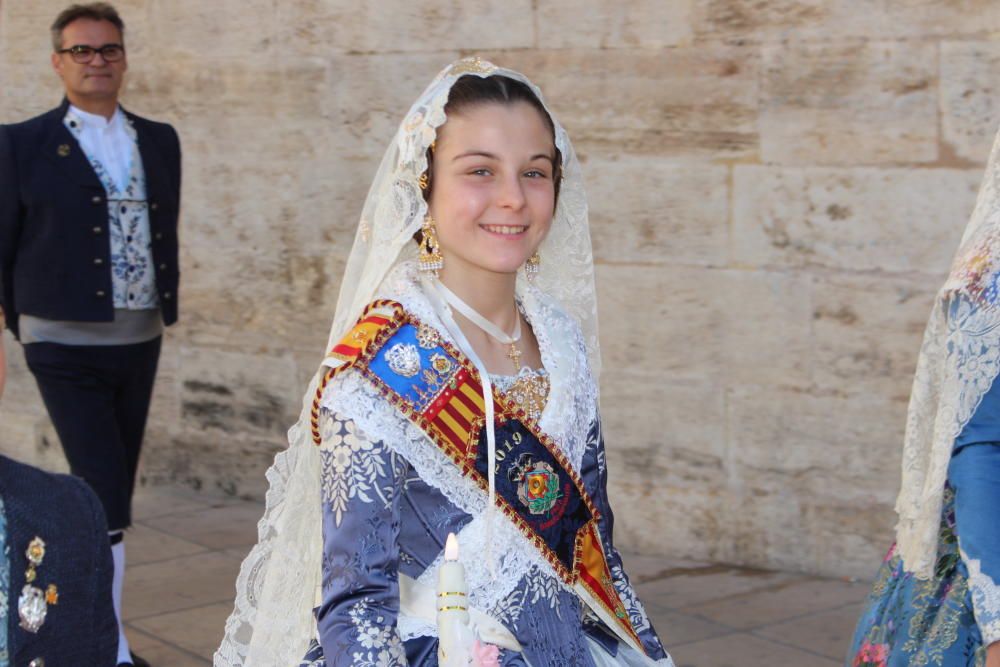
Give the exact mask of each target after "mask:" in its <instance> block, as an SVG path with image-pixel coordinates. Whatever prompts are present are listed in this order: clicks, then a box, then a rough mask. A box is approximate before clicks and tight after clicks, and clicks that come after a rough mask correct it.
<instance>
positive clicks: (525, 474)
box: [509, 454, 562, 514]
mask: <svg viewBox="0 0 1000 667" xmlns="http://www.w3.org/2000/svg"><path fill="white" fill-rule="evenodd" d="M509 475H510V480H511V481H512V482H515V483H516V484H517V499H518V500H520V501H521V504H522V505H524V506H525V507H527V508H528V512H529V513H530V514H546V513H548V511H549V510H551V509H552V508H553V507H554V506H555V504H556V502H557V501H558V500H559V498H561V497H562V493H560V492H559V475H558V474H556V471H555V469H554V468H553V467H552V466H551V465H549V464H548V463H546V462H545V461H535V460H534V458H533V457H532V456H531V455H530V454H522V455H521V456H520V457H519V458H518V460H517V463H516V464H515V465H514V466H512V467H511V470H510V473H509Z"/></svg>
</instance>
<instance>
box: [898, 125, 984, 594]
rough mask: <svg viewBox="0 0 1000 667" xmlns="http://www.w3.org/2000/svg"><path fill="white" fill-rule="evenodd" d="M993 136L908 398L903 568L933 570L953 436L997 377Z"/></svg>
mask: <svg viewBox="0 0 1000 667" xmlns="http://www.w3.org/2000/svg"><path fill="white" fill-rule="evenodd" d="M998 290H1000V134H998V135H997V138H996V139H995V140H994V143H993V150H992V152H991V153H990V159H989V163H988V165H987V167H986V175H985V177H984V179H983V183H982V186H981V187H980V190H979V197H978V199H977V200H976V207H975V209H974V211H973V213H972V217H971V218H970V220H969V224H968V226H967V227H966V229H965V232H964V234H963V235H962V241H961V243H960V245H959V249H958V252H957V253H956V255H955V259H954V261H953V262H952V266H951V271H950V273H949V275H948V279H947V280H946V282H945V284H944V286H943V287H942V288H941V290H940V291H939V292H938V294H937V297H936V299H935V302H934V308H933V310H932V311H931V317H930V321H929V322H928V323H927V329H926V330H925V332H924V341H923V345H922V346H921V349H920V358H919V360H918V361H917V371H916V377H915V378H914V380H913V390H912V393H911V394H910V404H909V411H908V413H907V419H906V437H905V443H904V447H903V479H902V488H901V489H900V492H899V497H898V499H897V500H896V512H897V513H898V515H899V521H898V523H897V524H896V545H897V549H898V552H899V554H900V556H901V557H902V560H903V564H904V567H905V569H906V570H907V571H908V572H911V573H913V574H914V575H915V576H917V577H918V578H921V579H927V578H929V577H931V576H932V574H933V572H934V565H935V562H936V560H937V545H938V531H939V527H940V523H941V511H942V506H943V499H944V487H945V480H946V479H947V475H948V464H949V462H950V460H951V453H952V448H953V446H954V443H955V438H957V437H958V436H959V434H960V433H961V432H962V429H963V428H965V425H966V424H967V423H968V422H969V420H970V419H971V418H972V415H973V413H974V412H975V411H976V408H977V407H978V406H979V403H980V401H981V400H982V398H983V396H984V395H985V394H986V392H987V391H989V388H990V386H991V385H992V384H993V381H994V379H995V378H996V377H997V374H998V372H1000V296H998Z"/></svg>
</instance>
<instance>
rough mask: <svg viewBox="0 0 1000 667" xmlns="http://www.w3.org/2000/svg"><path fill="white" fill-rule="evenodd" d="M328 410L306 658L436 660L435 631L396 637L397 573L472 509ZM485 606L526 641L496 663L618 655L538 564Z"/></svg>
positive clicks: (598, 476) (599, 451)
mask: <svg viewBox="0 0 1000 667" xmlns="http://www.w3.org/2000/svg"><path fill="white" fill-rule="evenodd" d="M494 380H495V381H496V382H500V383H502V382H503V381H504V379H503V378H494ZM324 422H325V423H324V445H323V447H322V449H321V453H322V459H323V477H322V479H323V497H324V502H323V541H324V558H323V601H322V603H321V605H320V606H319V607H317V609H316V610H315V615H316V618H317V626H318V634H319V637H318V639H317V640H316V641H314V642H313V644H312V646H311V648H310V650H309V652H308V654H307V655H306V657H305V659H304V660H303V661H302V667H334V666H337V667H340V666H347V665H352V666H359V667H376V666H377V667H396V666H403V665H436V664H437V662H438V661H437V644H438V641H437V638H436V637H430V636H416V637H412V638H409V639H406V640H403V639H402V637H401V634H400V631H399V629H398V627H397V619H398V616H399V609H400V601H399V576H400V574H405V575H407V576H409V577H412V578H414V579H416V578H417V577H419V576H420V575H421V574H422V573H423V572H424V571H425V570H427V569H428V568H429V567H431V566H432V565H433V563H434V561H435V559H436V558H437V557H438V556H439V554H440V553H441V551H442V549H443V546H444V542H445V539H446V537H447V535H448V533H449V532H455V533H457V532H459V531H460V529H461V528H462V527H463V526H465V525H466V524H467V523H468V522H469V521H470V517H469V516H468V515H467V514H465V513H464V512H462V510H460V509H459V508H457V507H456V506H455V505H454V504H452V503H451V502H449V500H448V499H447V498H446V497H445V496H444V495H443V494H442V493H441V492H440V491H438V490H437V489H435V488H434V487H432V486H431V485H429V484H427V483H426V482H425V481H424V480H422V479H421V478H420V477H419V476H418V475H417V474H416V472H415V471H414V469H413V467H412V466H411V465H410V463H409V462H407V461H406V460H405V459H404V458H403V457H401V456H400V455H399V454H397V453H395V452H393V451H391V450H390V449H389V448H388V447H386V446H384V444H383V443H381V442H372V441H370V440H369V439H368V438H367V437H366V436H365V435H364V434H362V433H361V432H360V431H359V430H358V429H357V427H356V426H355V425H354V424H353V422H352V421H350V420H347V419H344V418H342V417H341V416H339V415H331V414H328V413H327V414H325V415H324ZM588 440H589V442H588V444H587V449H586V453H585V455H584V460H583V465H582V467H581V477H582V479H583V481H584V484H585V486H586V488H587V490H588V491H589V492H590V493H591V494H592V496H593V498H594V502H595V503H596V504H597V506H598V508H599V510H600V512H601V513H602V515H603V517H604V518H603V520H602V521H603V524H602V526H601V528H600V530H601V537H602V539H603V540H605V541H606V542H605V543H606V544H609V545H610V544H611V534H612V528H613V521H614V519H613V516H612V514H611V509H610V507H609V506H608V502H607V493H606V485H607V470H606V468H605V462H604V443H603V441H602V438H601V436H600V426H599V423H595V424H594V425H593V427H592V429H591V433H590V437H589V439H588ZM609 552H610V553H609V554H608V561H609V562H608V564H609V566H610V569H611V572H612V576H613V577H614V578H615V581H614V584H615V587H616V588H617V589H618V591H619V594H620V595H621V597H622V600H623V601H624V602H625V604H626V606H627V607H628V612H629V615H630V618H631V620H632V622H633V625H634V627H635V628H636V629H637V630H638V632H639V636H640V639H641V640H642V643H643V646H644V648H645V650H646V652H647V654H648V656H649V657H651V658H653V659H654V660H661V661H662V664H664V665H670V666H672V665H673V663H672V662H671V661H670V658H669V657H668V656H667V654H666V653H665V651H664V649H663V647H662V646H661V644H660V641H659V639H658V638H657V636H656V632H655V631H654V629H653V627H652V625H651V624H650V622H649V619H648V617H647V616H646V614H645V612H644V610H643V608H642V605H641V604H640V603H639V601H638V599H637V598H636V597H635V594H634V591H633V589H632V587H631V585H630V584H629V581H628V577H627V576H626V575H625V572H624V570H623V568H622V563H621V558H620V556H619V554H618V552H617V551H616V550H615V549H614V548H613V547H612V548H609ZM489 611H490V615H491V616H493V617H494V618H496V619H497V620H499V621H500V622H501V623H503V625H505V626H506V627H507V628H508V629H510V631H511V632H512V633H513V634H514V635H515V636H516V638H517V640H518V641H519V642H520V644H521V645H522V646H523V649H524V650H523V652H522V653H515V652H509V651H506V650H504V651H501V655H500V663H501V664H502V665H505V666H523V665H532V666H533V667H546V666H549V665H573V666H577V667H588V666H590V667H592V666H593V665H595V664H598V663H596V662H595V660H594V658H593V651H594V650H595V649H594V647H595V646H600V647H601V649H600V650H602V651H603V652H604V653H605V655H606V656H607V661H606V662H601V663H599V664H619V663H617V662H614V657H615V656H616V654H618V652H619V650H620V647H619V642H618V640H617V639H616V638H615V636H614V635H613V634H612V633H611V632H610V631H609V630H608V629H607V628H606V627H604V626H603V625H602V623H601V622H600V621H598V620H597V619H596V618H594V617H593V616H592V615H591V614H589V613H588V611H587V609H586V607H585V605H584V604H583V603H581V601H580V599H579V598H578V597H577V596H576V595H574V594H573V593H571V592H568V591H566V590H565V589H563V588H562V587H560V586H559V585H558V584H557V582H556V581H555V580H554V578H552V577H551V576H549V575H546V574H544V573H543V572H541V571H539V570H537V569H532V570H530V571H527V572H524V573H523V576H522V578H521V579H520V581H519V582H518V584H517V586H516V587H515V588H514V589H513V590H512V591H511V592H510V593H509V594H508V595H507V596H506V598H504V599H503V600H502V601H501V602H500V603H499V604H498V605H497V606H496V608H494V609H491V610H489ZM622 664H626V663H622Z"/></svg>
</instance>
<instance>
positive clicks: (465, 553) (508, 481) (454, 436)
mask: <svg viewBox="0 0 1000 667" xmlns="http://www.w3.org/2000/svg"><path fill="white" fill-rule="evenodd" d="M328 350H329V352H328V355H327V358H326V359H325V360H324V362H323V366H322V368H321V370H320V372H319V373H318V374H317V376H316V378H315V379H314V381H313V383H312V385H311V386H310V388H309V390H308V392H307V394H306V397H305V402H304V406H303V408H304V411H303V419H302V420H301V421H300V422H299V424H297V425H296V426H295V427H294V428H293V429H292V430H291V432H290V442H291V446H290V447H289V449H288V450H287V451H286V452H284V453H283V454H281V455H279V456H278V457H277V459H276V461H275V465H274V466H273V467H272V469H271V470H270V471H269V472H268V480H269V481H270V484H271V488H270V491H269V492H268V496H267V501H268V502H267V510H266V513H265V516H264V519H263V520H262V522H261V524H260V541H259V543H258V544H257V546H256V547H255V548H254V549H253V551H251V553H250V555H249V556H248V557H247V560H246V561H245V562H244V565H243V568H242V570H241V573H240V576H239V579H238V582H237V599H236V609H235V611H234V613H233V615H232V616H231V618H230V619H229V621H228V623H227V625H226V638H225V640H224V642H223V645H222V646H221V647H220V649H219V651H218V652H217V654H216V661H215V664H216V665H244V664H246V665H267V666H268V667H271V666H274V665H297V664H300V662H301V664H303V665H328V666H330V667H333V666H334V665H407V664H409V665H434V664H437V661H438V645H439V641H438V629H437V627H436V625H435V616H434V613H435V607H434V599H435V594H434V586H435V580H436V577H437V573H438V570H439V567H440V565H441V562H442V555H443V554H442V551H443V548H444V544H445V539H446V537H447V535H448V534H449V533H456V534H457V535H458V541H459V545H460V553H461V554H462V557H461V560H462V562H463V564H464V566H465V569H466V577H467V582H468V589H469V598H468V606H469V607H470V614H471V616H472V620H473V624H474V625H475V628H476V631H477V633H478V635H479V639H480V640H481V641H482V642H484V643H488V644H492V645H495V646H497V647H498V648H499V649H500V651H499V661H500V662H501V663H502V664H504V665H533V666H535V667H543V666H549V665H552V666H555V665H559V666H564V665H574V666H577V665H579V666H587V665H595V666H600V665H652V664H660V665H672V662H671V660H670V658H669V656H667V654H666V653H665V652H664V650H663V647H662V646H661V644H660V641H659V639H658V638H657V636H656V633H655V631H654V630H653V628H652V626H651V625H650V622H649V619H648V617H647V615H646V613H645V611H644V610H643V607H642V605H641V604H640V603H639V601H638V599H637V598H636V595H635V591H634V589H633V588H632V586H631V584H630V583H629V580H628V577H627V576H626V575H625V572H624V570H623V568H622V562H621V558H620V557H619V555H618V552H617V551H616V550H615V548H614V545H613V542H612V532H613V530H612V529H613V517H612V513H611V509H610V507H609V506H608V498H607V469H606V465H605V456H604V444H603V440H602V435H601V423H600V417H599V414H598V401H597V398H598V385H597V379H598V373H599V360H600V357H599V350H598V341H597V310H596V299H595V294H594V269H593V257H592V251H591V244H590V232H589V229H588V222H587V203H586V198H585V195H584V191H583V185H582V176H581V173H580V166H579V163H578V161H577V159H576V156H575V154H574V152H573V148H572V146H571V144H570V142H569V139H568V137H567V136H566V133H565V132H564V131H563V129H562V127H561V126H559V124H558V123H557V122H556V121H555V119H554V118H553V116H552V115H551V113H550V112H549V111H548V109H547V108H546V107H545V106H544V105H543V103H542V101H541V96H540V93H539V92H538V90H537V89H536V88H535V87H534V86H532V85H531V83H530V82H528V81H527V79H525V78H524V77H523V76H522V75H520V74H518V73H516V72H513V71H510V70H505V69H501V68H499V67H496V66H494V65H492V64H490V63H487V62H483V61H481V60H479V59H466V60H461V61H458V62H457V63H455V64H453V65H451V66H449V67H448V68H446V69H445V70H444V71H443V72H442V73H441V74H440V75H439V76H438V77H437V78H436V79H435V80H434V81H433V82H432V83H431V84H430V86H429V87H428V88H427V89H426V91H425V92H424V93H423V95H421V96H420V99H418V100H417V102H416V103H415V104H414V105H413V107H412V108H411V109H410V111H409V113H408V114H407V116H406V118H405V119H404V120H403V122H402V124H401V125H400V127H399V130H398V132H397V134H396V136H395V138H394V140H393V142H392V144H391V145H390V147H389V150H388V151H387V153H386V155H385V158H384V159H383V161H382V164H381V166H380V168H379V171H378V174H377V176H376V178H375V181H374V183H373V185H372V188H371V190H370V192H369V195H368V199H367V202H366V204H365V207H364V210H363V212H362V216H361V220H360V223H359V225H358V232H357V237H356V239H355V243H354V248H353V250H352V253H351V257H350V259H349V260H348V264H347V269H346V273H345V276H344V281H343V284H342V286H341V293H340V299H339V302H338V305H337V313H336V316H335V319H334V323H333V327H332V331H331V338H330V344H329V346H328Z"/></svg>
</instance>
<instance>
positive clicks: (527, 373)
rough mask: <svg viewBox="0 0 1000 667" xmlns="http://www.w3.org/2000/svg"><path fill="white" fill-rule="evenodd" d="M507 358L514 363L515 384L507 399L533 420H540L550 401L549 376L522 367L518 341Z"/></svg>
mask: <svg viewBox="0 0 1000 667" xmlns="http://www.w3.org/2000/svg"><path fill="white" fill-rule="evenodd" d="M507 357H508V358H509V359H510V360H511V361H512V362H514V378H515V379H514V382H513V384H511V385H510V389H508V390H507V398H509V399H510V400H511V401H513V402H514V404H515V405H516V406H517V407H518V408H520V409H521V410H524V413H525V414H526V415H528V417H530V418H531V419H535V420H537V419H539V418H540V417H541V416H542V411H543V410H544V409H545V404H546V403H547V402H548V400H549V389H550V388H551V385H550V383H549V376H548V375H547V374H545V373H539V372H537V371H534V370H532V369H531V368H523V367H522V366H521V350H519V349H518V347H517V341H514V342H512V343H511V344H510V349H509V350H508V351H507Z"/></svg>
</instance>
